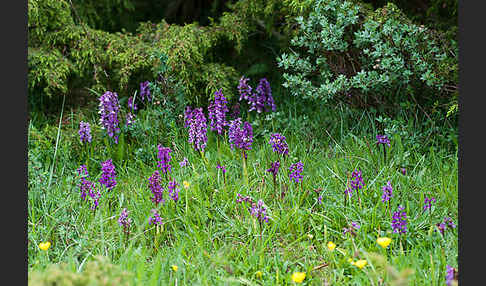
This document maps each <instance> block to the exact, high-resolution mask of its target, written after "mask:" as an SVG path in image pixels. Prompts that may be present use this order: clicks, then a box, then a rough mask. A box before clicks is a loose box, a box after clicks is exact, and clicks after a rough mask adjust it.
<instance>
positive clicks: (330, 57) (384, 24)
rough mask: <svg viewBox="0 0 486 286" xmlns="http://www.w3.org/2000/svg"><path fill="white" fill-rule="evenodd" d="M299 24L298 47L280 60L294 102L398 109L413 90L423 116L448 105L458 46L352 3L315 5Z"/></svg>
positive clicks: (391, 9) (393, 10)
mask: <svg viewBox="0 0 486 286" xmlns="http://www.w3.org/2000/svg"><path fill="white" fill-rule="evenodd" d="M296 20H297V24H298V26H299V27H298V30H297V31H298V34H297V36H296V37H294V38H293V39H292V42H291V43H292V45H293V46H295V47H296V48H295V49H290V50H289V51H288V52H286V53H284V54H282V56H281V57H280V58H279V66H281V67H282V68H283V69H284V70H285V71H286V72H285V73H284V78H285V80H286V81H285V83H284V86H285V87H288V88H289V89H290V92H291V93H292V94H293V95H295V96H303V97H312V98H315V99H317V98H319V99H321V100H328V99H329V98H340V99H341V100H344V101H348V98H349V99H350V100H351V102H353V103H355V104H358V106H361V107H366V106H370V105H371V106H381V107H383V106H384V105H385V107H388V108H395V107H394V106H393V105H394V104H396V103H399V102H402V101H407V100H410V97H411V93H412V90H413V91H414V92H415V93H420V100H421V103H425V104H427V109H428V110H430V109H431V106H432V105H433V104H434V102H435V101H440V102H441V103H442V104H444V102H446V103H447V101H448V100H450V98H451V91H454V89H452V90H451V87H453V86H454V85H455V84H456V83H457V47H456V46H453V45H452V44H451V43H449V42H446V41H445V40H444V39H443V38H441V37H440V35H438V34H437V33H436V32H435V31H432V30H429V29H427V28H425V27H422V26H418V25H415V24H413V23H411V22H410V21H409V20H408V19H407V18H406V17H405V16H404V15H403V14H402V13H401V11H400V10H399V9H398V8H397V7H396V6H395V5H393V4H388V5H387V6H385V7H383V8H380V9H377V10H376V11H367V10H366V9H365V8H363V7H362V6H360V5H357V4H355V3H353V2H350V1H340V0H324V1H315V2H314V4H313V9H312V11H311V12H310V13H309V15H308V16H307V17H306V18H304V17H298V18H297V19H296ZM444 98H445V100H444ZM414 100H415V99H414ZM444 113H445V112H444Z"/></svg>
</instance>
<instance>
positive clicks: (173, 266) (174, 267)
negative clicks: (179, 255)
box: [171, 265, 179, 272]
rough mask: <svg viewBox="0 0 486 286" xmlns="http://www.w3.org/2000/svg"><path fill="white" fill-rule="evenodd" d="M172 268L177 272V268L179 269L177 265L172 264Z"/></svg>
mask: <svg viewBox="0 0 486 286" xmlns="http://www.w3.org/2000/svg"><path fill="white" fill-rule="evenodd" d="M171 267H172V270H174V272H177V269H179V267H178V266H177V265H172V266H171Z"/></svg>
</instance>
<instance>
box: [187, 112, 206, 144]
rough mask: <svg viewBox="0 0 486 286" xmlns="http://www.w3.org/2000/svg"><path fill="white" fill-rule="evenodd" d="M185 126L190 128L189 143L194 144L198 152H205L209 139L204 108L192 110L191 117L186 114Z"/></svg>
mask: <svg viewBox="0 0 486 286" xmlns="http://www.w3.org/2000/svg"><path fill="white" fill-rule="evenodd" d="M186 111H187V109H186ZM185 125H186V126H188V127H189V143H192V144H194V148H195V149H196V150H199V151H202V152H204V148H206V143H207V141H208V137H207V134H206V133H207V123H206V117H205V116H204V113H203V110H202V108H196V109H194V110H192V111H191V113H190V115H189V114H187V113H186V124H185Z"/></svg>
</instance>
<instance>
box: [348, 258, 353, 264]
mask: <svg viewBox="0 0 486 286" xmlns="http://www.w3.org/2000/svg"><path fill="white" fill-rule="evenodd" d="M348 262H349V264H351V265H354V261H353V259H352V258H351V257H350V258H348Z"/></svg>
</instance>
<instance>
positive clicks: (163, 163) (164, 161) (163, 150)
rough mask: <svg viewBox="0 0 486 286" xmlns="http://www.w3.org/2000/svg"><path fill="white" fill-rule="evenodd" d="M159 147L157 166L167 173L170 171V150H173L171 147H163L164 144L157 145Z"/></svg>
mask: <svg viewBox="0 0 486 286" xmlns="http://www.w3.org/2000/svg"><path fill="white" fill-rule="evenodd" d="M157 148H158V149H159V151H158V153H157V158H158V159H159V162H158V163H157V167H159V168H160V169H161V170H162V173H164V174H167V172H170V171H171V169H170V164H169V162H170V158H171V157H170V152H172V150H171V149H170V148H169V147H163V146H162V145H160V144H159V145H157Z"/></svg>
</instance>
